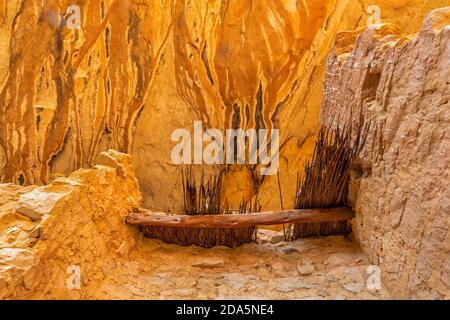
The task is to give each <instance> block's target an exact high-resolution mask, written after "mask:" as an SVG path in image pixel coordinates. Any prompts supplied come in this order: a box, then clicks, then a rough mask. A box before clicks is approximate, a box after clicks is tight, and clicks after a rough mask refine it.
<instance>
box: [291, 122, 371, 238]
mask: <svg viewBox="0 0 450 320" xmlns="http://www.w3.org/2000/svg"><path fill="white" fill-rule="evenodd" d="M338 122H339V121H338ZM347 123H348V124H346V125H345V126H343V127H340V126H339V123H338V125H337V126H336V127H334V128H333V129H331V128H329V127H326V126H322V127H321V128H320V130H319V133H318V138H317V142H316V146H315V149H314V153H313V157H312V159H311V160H310V161H309V162H307V164H306V166H305V168H304V173H303V175H301V176H299V175H297V189H296V196H295V200H294V202H295V209H305V208H331V207H342V206H345V205H347V196H348V185H349V180H350V170H351V168H352V164H353V162H354V160H355V159H356V158H357V157H358V155H359V154H360V152H361V150H362V147H363V146H364V143H365V141H366V138H367V135H368V132H369V127H370V124H368V123H366V122H365V120H364V118H363V117H362V115H360V119H359V121H358V125H357V126H356V127H353V126H352V125H351V121H349V122H347ZM285 231H286V232H285V237H286V240H288V241H292V240H295V239H298V238H304V237H312V236H328V235H334V234H347V233H349V232H351V229H350V227H349V225H348V223H347V221H337V222H314V223H303V224H290V225H289V226H288V228H287V229H286V230H285Z"/></svg>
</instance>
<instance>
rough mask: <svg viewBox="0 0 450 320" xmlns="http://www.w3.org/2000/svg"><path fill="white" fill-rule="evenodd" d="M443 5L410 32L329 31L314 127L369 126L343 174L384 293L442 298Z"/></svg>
mask: <svg viewBox="0 0 450 320" xmlns="http://www.w3.org/2000/svg"><path fill="white" fill-rule="evenodd" d="M449 65H450V7H447V8H443V9H439V10H434V11H432V12H431V13H430V14H429V15H428V16H427V17H426V19H425V20H424V23H423V27H422V29H421V30H420V32H419V33H418V34H416V35H412V36H409V37H404V36H401V34H400V33H399V32H398V29H397V28H395V27H393V26H391V25H383V26H380V28H379V29H378V30H366V31H364V32H362V33H351V32H347V33H343V34H340V35H338V37H337V40H336V47H335V49H334V51H333V52H332V54H331V55H330V56H329V59H328V66H327V73H326V81H325V93H324V97H325V98H324V103H323V109H322V121H323V122H330V120H331V119H334V120H336V119H337V118H338V116H339V117H340V118H341V119H344V118H348V115H349V114H350V113H351V112H352V111H353V114H354V115H355V117H354V119H353V121H358V116H357V115H358V114H359V112H360V111H361V110H362V112H363V114H364V115H365V117H366V119H370V120H371V121H372V126H371V130H370V134H369V140H368V143H367V145H366V148H365V150H364V151H363V153H362V156H361V159H360V164H359V167H358V168H355V171H354V172H353V173H352V183H351V198H352V201H353V204H354V208H355V210H356V214H357V216H356V219H355V221H354V224H353V225H354V231H355V234H356V238H357V240H358V242H359V243H360V245H361V247H362V248H363V250H364V251H365V252H366V253H367V254H368V256H369V257H370V259H371V260H372V261H373V262H374V263H376V264H379V265H380V266H381V268H382V271H383V278H384V279H385V283H386V284H387V285H388V286H389V288H391V289H392V292H393V295H397V296H400V297H404V298H447V299H448V298H450V295H449V292H450V290H449V289H450V282H449V279H450V268H449V265H450V215H449V214H450V188H449V185H450V125H449V124H450V68H449Z"/></svg>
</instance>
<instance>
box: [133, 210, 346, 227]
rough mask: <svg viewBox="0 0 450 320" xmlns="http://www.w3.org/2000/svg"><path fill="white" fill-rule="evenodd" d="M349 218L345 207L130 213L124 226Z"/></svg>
mask: <svg viewBox="0 0 450 320" xmlns="http://www.w3.org/2000/svg"><path fill="white" fill-rule="evenodd" d="M353 217H354V215H353V211H352V209H351V208H349V207H341V208H328V209H300V210H284V211H271V212H261V213H245V214H221V215H205V216H200V215H199V216H187V215H166V214H161V213H152V212H151V211H148V214H145V213H144V214H142V213H132V214H131V215H130V216H128V217H127V222H128V223H129V224H132V225H140V226H161V227H179V228H241V227H254V226H259V225H276V224H284V223H309V222H332V221H346V220H350V219H352V218H353Z"/></svg>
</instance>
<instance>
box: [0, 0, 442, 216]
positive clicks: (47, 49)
mask: <svg viewBox="0 0 450 320" xmlns="http://www.w3.org/2000/svg"><path fill="white" fill-rule="evenodd" d="M71 4H72V3H71V2H70V1H63V0H47V1H41V0H30V1H25V0H19V1H0V39H1V42H2V46H1V47H0V86H1V90H0V178H1V181H2V182H14V183H22V184H26V185H28V184H44V183H48V182H50V181H52V180H53V179H55V178H56V177H58V176H59V175H61V174H68V173H70V172H73V171H74V170H76V169H78V168H80V167H89V166H91V165H92V164H93V163H95V159H96V157H97V156H98V155H99V153H100V152H101V151H105V150H107V149H109V148H114V149H117V150H120V151H123V152H127V153H131V154H132V155H133V161H134V165H135V167H136V169H137V176H138V178H139V180H140V183H141V189H142V191H143V195H144V200H145V205H146V207H150V208H152V209H155V210H167V211H171V210H172V211H173V210H177V209H178V208H179V206H180V204H181V203H180V199H181V197H180V193H179V189H180V188H179V187H178V185H177V181H178V178H179V175H178V174H179V172H178V168H177V167H176V166H174V165H172V164H171V159H170V152H171V149H172V147H173V143H172V142H171V140H170V136H171V133H172V131H173V130H175V129H177V128H192V124H193V122H194V121H195V120H201V121H203V123H204V124H205V126H207V127H213V128H218V129H220V130H224V129H227V128H236V127H240V128H242V129H247V128H267V129H271V128H277V129H280V134H281V152H280V177H279V178H280V185H281V189H282V193H283V194H284V195H285V199H284V206H285V207H289V206H291V205H292V203H291V201H292V198H293V195H294V186H295V183H294V181H295V177H296V173H297V171H299V170H301V169H302V168H303V164H304V161H305V160H306V159H308V157H309V155H310V153H311V151H312V150H311V149H312V146H313V144H314V135H315V132H316V130H317V127H318V123H319V110H320V104H321V101H322V79H323V74H324V67H325V60H326V56H327V54H328V52H329V50H330V48H331V45H332V41H333V38H334V36H335V34H336V32H337V31H342V30H355V29H359V28H360V27H364V26H366V25H367V22H368V19H372V20H373V21H375V22H377V19H375V20H374V19H373V18H374V17H375V18H377V17H378V18H379V19H378V20H380V21H379V22H394V23H396V24H397V25H399V26H400V28H401V29H400V32H403V33H411V32H416V31H417V30H418V29H419V26H420V24H421V21H422V18H423V17H424V15H425V13H426V12H428V11H429V10H430V9H432V8H435V7H442V6H445V5H448V4H449V3H448V0H445V1H444V0H436V1H426V0H403V1H395V3H392V1H384V0H379V1H353V0H346V1H336V0H326V1H324V0H308V1H296V0H283V1H268V0H267V1H247V0H245V1H231V0H230V1H219V0H215V1H200V0H196V1H188V0H164V1H152V0H145V1H135V0H126V1H121V0H105V1H98V0H95V1H94V0H92V1H91V0H83V1H78V2H77V5H78V7H79V9H80V11H79V13H80V16H79V18H80V19H79V20H80V25H79V26H75V27H73V26H72V25H73V23H74V22H76V19H75V18H76V16H75V17H74V12H76V11H69V12H67V10H68V8H69V5H71ZM373 4H375V5H377V6H378V7H377V8H378V9H379V10H380V11H379V15H378V16H377V14H376V10H375V11H371V10H373V7H371V9H370V10H368V9H369V7H370V6H371V5H373ZM366 10H367V11H368V12H370V13H369V14H368V13H367V12H366ZM374 12H375V14H374ZM74 19H75V20H74ZM372 20H371V21H372ZM63 21H66V23H62V22H63ZM255 172H256V171H255V168H254V167H252V166H235V167H233V168H231V171H230V173H229V175H228V176H227V181H228V182H227V188H226V189H227V190H228V191H227V192H228V194H227V197H228V198H229V199H230V201H231V202H232V203H233V202H237V201H238V200H240V199H241V198H242V197H246V196H249V195H250V194H254V193H255V192H256V191H259V192H260V195H261V201H262V204H263V205H264V209H278V208H279V207H280V203H281V201H280V199H279V196H278V194H279V190H278V179H277V177H261V176H259V175H258V174H256V173H255Z"/></svg>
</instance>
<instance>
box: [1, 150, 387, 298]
mask: <svg viewBox="0 0 450 320" xmlns="http://www.w3.org/2000/svg"><path fill="white" fill-rule="evenodd" d="M100 162H101V163H102V165H97V166H96V167H95V168H93V169H80V170H78V171H76V172H74V173H73V174H71V175H70V176H69V177H67V178H58V179H56V180H55V181H54V182H53V183H52V184H50V185H48V186H45V187H27V188H24V187H19V186H14V185H11V184H6V185H5V184H4V185H0V190H1V191H0V194H1V197H2V198H1V199H2V200H1V201H2V207H1V208H2V211H0V232H1V233H0V234H1V238H0V299H6V298H13V299H80V298H83V299H167V298H175V299H206V298H210V299H216V298H217V299H219V298H220V299H231V298H236V299H357V298H361V299H384V298H388V297H389V296H390V295H389V292H388V291H387V289H386V288H385V287H384V286H383V285H382V284H380V285H381V287H380V288H379V290H373V288H370V286H369V287H368V286H367V277H368V276H369V273H368V266H369V265H370V263H369V261H368V260H367V258H366V257H365V256H364V255H363V254H362V252H361V251H360V250H359V249H358V247H357V246H356V245H355V243H353V242H351V241H350V240H348V239H345V238H343V237H330V238H326V239H315V240H314V239H310V240H299V241H294V242H289V243H286V242H284V241H281V240H280V238H281V237H282V235H281V233H280V232H276V231H270V230H260V231H259V237H258V239H259V240H258V243H252V244H247V245H244V246H242V247H239V248H236V249H230V248H226V247H216V248H213V249H203V248H198V247H180V246H176V245H167V244H164V243H161V242H159V241H156V240H149V239H147V238H144V237H143V234H142V233H141V232H139V231H138V230H137V228H134V227H130V226H128V225H126V223H125V217H126V216H127V215H128V214H129V213H130V212H131V211H132V210H133V208H135V207H136V206H139V204H140V203H141V195H140V192H139V189H138V182H137V180H136V178H135V176H134V174H133V166H132V164H131V157H130V156H128V155H126V154H121V153H118V152H115V151H112V150H111V151H109V152H108V153H103V154H102V156H101V161H100ZM106 164H108V165H106ZM36 192H37V193H38V195H39V196H36V197H32V196H30V195H35V194H36ZM47 193H48V195H47ZM55 193H56V194H58V201H57V203H58V205H54V204H55V202H54V201H53V200H54V198H53V195H54V194H55ZM60 195H61V197H59V196H60ZM47 202H48V203H47ZM19 203H22V204H21V205H22V206H25V205H26V206H27V207H29V208H45V210H40V211H39V212H40V214H42V215H39V217H37V218H33V219H32V218H30V217H29V214H28V211H22V210H21V209H20V208H21V207H20V206H19ZM274 239H275V240H274ZM180 261H182V263H180ZM77 276H79V277H78V278H77Z"/></svg>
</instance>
